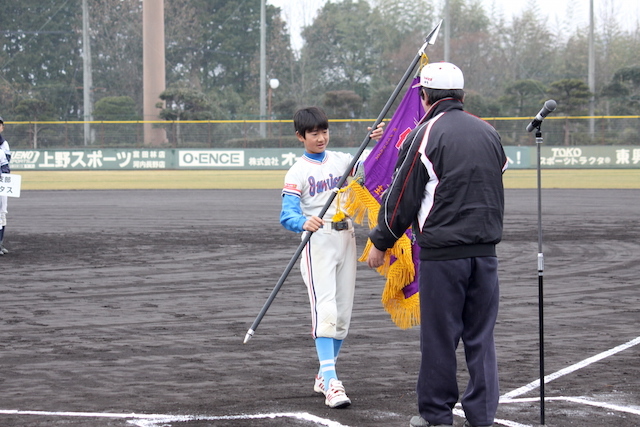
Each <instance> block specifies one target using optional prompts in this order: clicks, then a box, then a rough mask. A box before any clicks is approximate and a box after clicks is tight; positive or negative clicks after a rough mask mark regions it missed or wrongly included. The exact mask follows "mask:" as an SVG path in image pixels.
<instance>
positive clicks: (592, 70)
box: [588, 0, 596, 138]
mask: <svg viewBox="0 0 640 427" xmlns="http://www.w3.org/2000/svg"><path fill="white" fill-rule="evenodd" d="M594 25H595V23H594V19H593V0H589V59H588V62H589V76H588V80H589V92H591V96H590V97H589V116H591V117H589V136H590V137H591V138H593V137H594V135H595V132H596V126H595V119H594V118H593V116H594V114H595V103H596V99H595V92H596V53H595V35H594V28H593V27H594Z"/></svg>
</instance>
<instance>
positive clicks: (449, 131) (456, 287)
mask: <svg viewBox="0 0 640 427" xmlns="http://www.w3.org/2000/svg"><path fill="white" fill-rule="evenodd" d="M420 86H421V89H420V95H421V97H422V101H423V105H424V107H425V111H427V113H426V114H425V117H424V119H423V120H422V121H421V123H420V124H419V125H418V126H417V127H416V128H415V129H414V130H413V131H412V132H411V134H409V136H408V137H407V138H406V140H405V142H404V144H403V146H402V147H401V151H400V155H399V157H398V162H397V164H396V169H395V172H394V176H393V180H392V182H391V184H390V185H389V188H388V189H387V190H386V192H385V194H384V195H383V198H382V204H381V206H380V213H379V215H378V225H377V226H376V227H375V228H374V229H373V230H371V232H370V234H369V238H370V239H371V241H372V243H373V246H374V247H373V248H372V249H371V252H370V254H369V257H368V260H367V262H368V264H369V266H370V267H371V268H376V267H379V266H381V265H382V264H383V262H384V255H385V251H386V250H387V249H389V248H391V247H392V246H393V245H394V243H395V241H396V240H397V239H398V238H399V237H400V236H402V234H403V233H404V232H405V231H406V230H407V228H408V227H410V226H413V235H414V236H415V238H416V239H417V242H418V244H419V246H420V268H419V272H418V274H419V281H420V311H421V313H420V323H421V325H420V341H421V343H420V345H421V351H422V361H421V365H420V373H419V375H418V384H417V392H418V410H419V412H420V415H419V416H415V417H413V418H412V419H411V421H410V425H411V426H412V427H417V426H437V425H444V426H447V425H449V426H450V425H453V413H452V409H453V407H454V406H455V404H456V403H457V402H458V398H459V392H458V385H457V381H456V348H457V346H458V343H459V341H460V339H461V338H462V341H463V342H464V350H465V355H466V361H467V367H468V369H469V375H470V380H469V384H468V386H467V389H466V391H465V392H464V394H463V396H462V399H461V403H462V406H463V409H464V411H465V415H466V418H467V425H469V426H472V427H481V426H490V425H492V424H493V421H494V417H495V413H496V410H497V407H498V398H499V389H498V369H497V361H496V351H495V344H494V338H493V330H494V326H495V322H496V318H497V314H498V299H499V285H498V260H497V257H496V244H497V243H498V242H500V240H501V238H502V221H503V214H504V189H503V185H502V174H503V172H504V171H505V170H506V168H507V157H506V155H505V153H504V150H503V148H502V144H501V143H500V136H499V135H498V133H497V132H496V130H495V129H494V128H493V127H492V126H491V125H489V124H488V123H486V122H484V121H483V120H481V119H479V118H477V117H475V116H473V115H471V114H469V113H467V112H465V111H464V110H463V101H464V90H463V88H464V77H463V75H462V71H460V69H459V68H458V67H456V66H455V65H453V64H450V63H446V62H440V63H433V64H428V65H426V66H425V67H423V69H422V70H421V73H420Z"/></svg>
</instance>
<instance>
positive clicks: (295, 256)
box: [244, 21, 442, 344]
mask: <svg viewBox="0 0 640 427" xmlns="http://www.w3.org/2000/svg"><path fill="white" fill-rule="evenodd" d="M441 25H442V21H440V22H439V23H438V25H436V27H435V28H434V29H433V30H432V31H431V33H429V35H428V36H427V37H426V38H425V42H424V44H423V45H422V47H420V50H418V53H417V54H416V56H415V58H413V60H412V61H411V65H409V67H408V68H407V71H406V72H405V73H404V76H402V79H400V82H399V83H398V85H397V86H396V88H395V89H394V91H393V93H392V94H391V96H390V97H389V100H388V101H387V103H386V104H385V106H384V107H383V108H382V111H381V112H380V114H379V115H378V118H377V119H376V121H375V123H374V124H373V126H372V129H376V128H377V127H378V125H379V124H380V123H381V122H382V120H384V118H385V116H386V115H387V113H388V112H389V110H390V109H391V106H392V105H393V103H394V102H395V100H396V98H397V97H398V94H400V91H401V90H402V88H403V87H404V85H405V83H406V82H407V80H409V79H410V78H411V76H412V74H413V70H414V68H415V67H416V65H417V64H418V62H419V61H420V58H421V57H422V55H423V54H424V52H425V50H426V49H427V47H428V46H429V45H431V44H434V43H435V41H436V38H437V37H438V32H439V31H440V26H441ZM369 142H371V135H370V134H369V133H367V136H366V137H365V139H364V141H362V144H361V145H360V148H359V149H358V151H357V152H356V154H355V155H354V156H353V160H351V164H350V165H349V166H348V167H347V170H346V171H345V173H344V174H343V175H342V177H341V178H340V180H339V181H338V183H337V185H336V187H335V188H336V190H338V189H340V188H342V186H343V185H344V183H345V182H346V181H347V178H348V177H349V171H351V170H352V169H353V168H354V166H355V165H356V163H357V162H358V160H359V159H360V156H361V155H362V153H363V152H364V150H365V149H366V148H367V145H369ZM336 195H337V192H336V191H333V192H332V193H331V195H330V196H329V200H327V202H326V203H325V205H324V206H323V207H322V210H321V211H320V213H319V214H318V216H319V217H320V218H322V217H324V214H325V213H327V210H329V207H330V206H331V203H333V200H334V199H335V198H336ZM304 234H305V236H304V238H303V239H302V241H301V242H300V245H298V248H297V249H296V251H295V253H294V254H293V256H292V257H291V260H290V261H289V264H287V267H286V268H285V270H284V272H283V273H282V275H281V276H280V279H279V280H278V283H276V286H275V287H274V288H273V290H272V291H271V294H270V295H269V298H267V301H266V302H265V303H264V305H263V306H262V309H261V310H260V312H259V313H258V316H257V317H256V319H255V320H254V321H253V324H252V325H251V327H250V328H249V330H248V331H247V334H246V335H245V337H244V343H245V344H246V343H247V342H249V340H250V339H251V338H252V337H253V334H254V333H255V331H256V329H257V328H258V325H260V322H261V321H262V318H263V317H264V315H265V314H266V313H267V310H268V309H269V307H270V306H271V303H272V302H273V300H274V299H275V297H276V295H277V294H278V292H279V291H280V288H281V287H282V285H283V284H284V281H285V280H286V279H287V276H289V273H290V272H291V270H292V269H293V266H294V265H295V263H296V261H297V260H298V258H299V257H300V254H301V253H302V251H303V250H304V247H305V246H306V245H307V243H309V239H311V235H312V233H311V232H309V231H305V232H304Z"/></svg>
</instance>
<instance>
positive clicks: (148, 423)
mask: <svg viewBox="0 0 640 427" xmlns="http://www.w3.org/2000/svg"><path fill="white" fill-rule="evenodd" d="M0 414H3V415H39V416H57V417H83V418H113V419H123V420H127V423H128V424H132V425H135V426H138V427H155V426H158V425H161V424H166V423H171V422H185V421H221V420H250V419H269V418H270V419H275V418H295V419H298V420H303V421H309V422H313V423H315V424H316V425H321V426H326V427H349V426H346V425H344V424H340V423H339V422H337V421H332V420H327V419H324V418H320V417H317V416H315V415H312V414H309V413H306V412H281V413H271V414H257V415H248V414H246V415H223V416H206V415H168V414H136V413H130V414H116V413H108V412H49V411H20V410H12V409H8V410H7V409H0Z"/></svg>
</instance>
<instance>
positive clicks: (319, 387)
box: [313, 375, 324, 394]
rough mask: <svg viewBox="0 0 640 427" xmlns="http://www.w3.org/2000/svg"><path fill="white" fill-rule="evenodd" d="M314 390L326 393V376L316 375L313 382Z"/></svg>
mask: <svg viewBox="0 0 640 427" xmlns="http://www.w3.org/2000/svg"><path fill="white" fill-rule="evenodd" d="M313 391H315V392H316V393H322V394H324V377H319V376H317V375H316V379H315V381H314V384H313Z"/></svg>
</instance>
